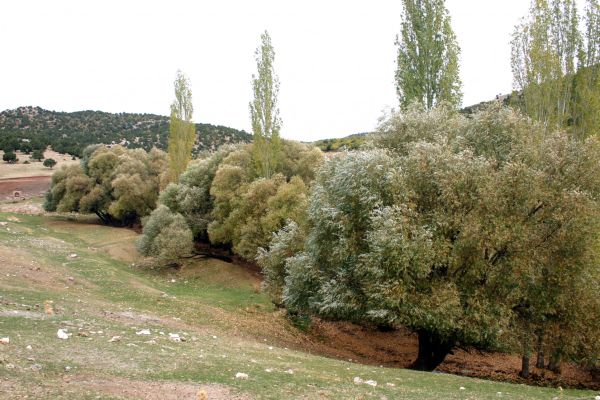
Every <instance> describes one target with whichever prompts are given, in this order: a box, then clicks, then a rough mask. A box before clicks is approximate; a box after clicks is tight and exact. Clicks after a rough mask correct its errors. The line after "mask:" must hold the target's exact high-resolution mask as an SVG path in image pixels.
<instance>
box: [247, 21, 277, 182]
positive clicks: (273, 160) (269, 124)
mask: <svg viewBox="0 0 600 400" xmlns="http://www.w3.org/2000/svg"><path fill="white" fill-rule="evenodd" d="M260 39H261V45H260V47H258V48H257V49H256V52H255V58H256V70H257V71H256V75H254V74H253V75H252V91H253V94H254V99H253V100H252V101H251V102H250V119H251V121H252V133H253V135H254V138H253V143H254V146H253V152H252V161H253V163H254V167H255V172H256V174H257V175H258V176H260V177H264V178H270V177H271V176H272V175H273V174H274V173H275V172H276V171H277V167H278V165H279V162H280V157H279V156H280V148H281V139H280V137H279V130H280V129H281V118H280V117H279V108H278V107H277V95H278V94H279V79H278V78H277V75H275V72H274V71H273V63H274V61H275V50H274V49H273V45H272V44H271V37H270V36H269V33H268V32H267V31H265V32H264V33H263V34H262V35H261V36H260Z"/></svg>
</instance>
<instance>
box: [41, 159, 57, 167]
mask: <svg viewBox="0 0 600 400" xmlns="http://www.w3.org/2000/svg"><path fill="white" fill-rule="evenodd" d="M43 165H44V167H46V168H50V169H52V168H54V166H55V165H56V160H55V159H53V158H46V159H45V160H44V164H43Z"/></svg>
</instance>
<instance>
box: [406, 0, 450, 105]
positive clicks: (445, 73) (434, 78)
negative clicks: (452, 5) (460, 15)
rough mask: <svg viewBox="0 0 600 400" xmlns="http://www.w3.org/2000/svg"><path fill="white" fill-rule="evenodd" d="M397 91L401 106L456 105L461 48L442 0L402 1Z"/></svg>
mask: <svg viewBox="0 0 600 400" xmlns="http://www.w3.org/2000/svg"><path fill="white" fill-rule="evenodd" d="M402 7H403V12H402V23H401V31H400V36H398V37H396V45H397V46H398V59H397V62H398V65H397V69H396V92H397V93H398V98H399V100H400V106H401V107H402V108H406V107H408V106H409V105H410V104H412V103H417V104H420V105H421V106H423V107H425V108H426V109H427V110H430V109H432V108H433V107H435V106H436V105H438V104H441V103H449V104H451V105H453V106H459V105H460V102H461V99H462V93H461V81H460V76H459V65H458V56H459V53H460V48H459V46H458V43H457V41H456V35H455V34H454V31H453V30H452V26H451V23H450V16H449V15H448V10H447V9H446V6H445V4H444V0H402Z"/></svg>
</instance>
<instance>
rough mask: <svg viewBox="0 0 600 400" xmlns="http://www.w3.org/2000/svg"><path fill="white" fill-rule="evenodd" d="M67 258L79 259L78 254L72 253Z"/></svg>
mask: <svg viewBox="0 0 600 400" xmlns="http://www.w3.org/2000/svg"><path fill="white" fill-rule="evenodd" d="M67 257H69V258H77V253H71V254H69V255H68V256H67Z"/></svg>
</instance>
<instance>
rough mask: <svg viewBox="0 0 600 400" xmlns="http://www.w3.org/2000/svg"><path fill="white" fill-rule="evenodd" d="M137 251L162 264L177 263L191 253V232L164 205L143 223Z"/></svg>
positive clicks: (183, 222) (179, 216) (178, 217)
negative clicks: (154, 258)
mask: <svg viewBox="0 0 600 400" xmlns="http://www.w3.org/2000/svg"><path fill="white" fill-rule="evenodd" d="M143 225H144V230H143V233H142V236H141V237H140V239H139V240H138V243H137V245H138V249H139V250H140V253H142V254H143V255H145V256H153V257H156V258H157V259H158V260H159V261H160V262H162V263H168V262H177V260H178V259H180V258H181V257H182V256H185V255H188V254H190V253H191V252H192V249H193V241H192V231H191V230H190V228H189V227H188V226H187V224H186V222H185V219H184V218H183V216H181V214H177V213H172V212H171V210H169V208H168V207H166V206H164V205H160V206H158V208H157V209H156V210H154V211H153V212H152V214H150V216H149V217H148V218H147V219H146V220H145V221H144V224H143Z"/></svg>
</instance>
